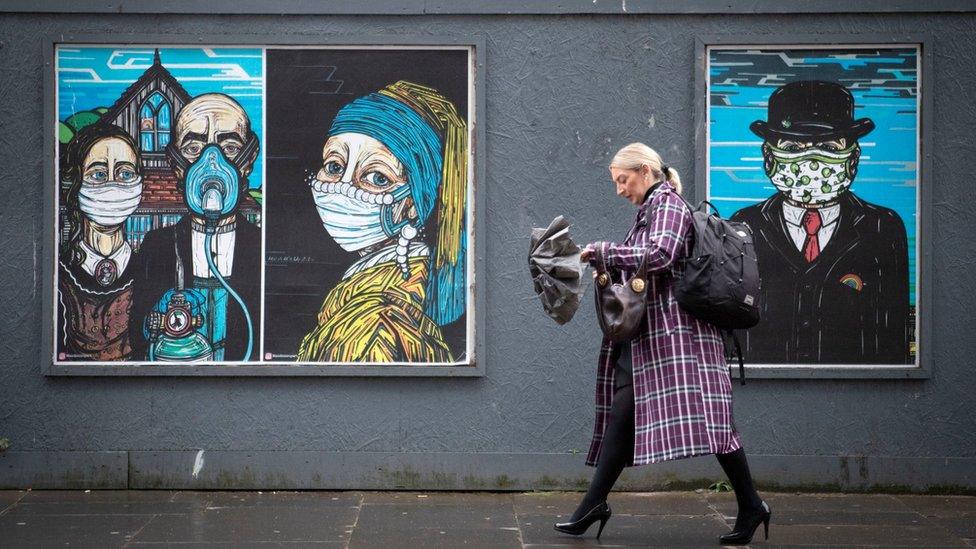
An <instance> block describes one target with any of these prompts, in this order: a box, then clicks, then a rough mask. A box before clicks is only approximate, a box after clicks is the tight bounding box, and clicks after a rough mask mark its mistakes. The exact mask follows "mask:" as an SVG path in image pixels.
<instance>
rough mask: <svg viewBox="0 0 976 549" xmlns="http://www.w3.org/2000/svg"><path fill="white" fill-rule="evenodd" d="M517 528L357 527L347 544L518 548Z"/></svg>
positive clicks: (356, 546) (352, 548)
mask: <svg viewBox="0 0 976 549" xmlns="http://www.w3.org/2000/svg"><path fill="white" fill-rule="evenodd" d="M521 546H522V543H521V542H520V541H519V531H518V529H517V528H514V527H513V528H458V527H453V528H448V527H444V528H404V529H400V530H385V529H383V530H377V529H371V528H361V527H357V528H356V530H355V532H353V534H352V539H351V540H350V541H349V547H350V549H360V548H363V549H365V548H373V547H375V548H383V549H392V548H397V547H410V548H415V547H416V548H425V547H432V548H438V549H442V548H446V547H470V548H511V547H521Z"/></svg>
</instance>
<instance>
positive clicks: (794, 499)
mask: <svg viewBox="0 0 976 549" xmlns="http://www.w3.org/2000/svg"><path fill="white" fill-rule="evenodd" d="M760 495H761V496H762V498H763V499H764V500H765V501H766V503H768V504H769V507H770V508H771V509H772V511H773V513H776V512H777V511H807V510H810V509H817V510H818V511H849V512H861V511H871V512H875V513H903V512H910V511H912V509H910V508H909V507H908V506H907V505H905V503H904V502H903V501H901V500H899V499H898V498H897V497H895V496H892V495H887V494H790V493H775V492H768V493H767V492H760ZM705 498H706V499H707V500H708V502H709V504H711V505H712V506H713V507H715V509H716V510H718V511H719V512H720V513H722V514H725V515H735V513H736V508H737V505H736V503H735V494H733V493H731V492H721V493H715V492H706V493H705Z"/></svg>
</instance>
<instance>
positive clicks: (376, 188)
mask: <svg viewBox="0 0 976 549" xmlns="http://www.w3.org/2000/svg"><path fill="white" fill-rule="evenodd" d="M316 179H318V180H319V181H322V182H324V183H337V182H339V181H343V182H346V183H349V184H351V185H353V186H355V187H358V188H360V189H363V190H365V191H369V192H371V193H387V192H393V190H395V189H397V188H399V187H402V186H403V185H406V184H407V177H406V174H405V173H404V169H403V164H402V163H400V161H399V160H397V158H396V157H395V156H393V153H391V152H390V149H387V148H386V146H385V145H383V144H382V143H380V142H379V141H377V140H376V139H373V138H372V137H369V136H366V135H362V134H358V133H340V134H336V135H333V136H331V137H329V139H328V141H326V142H325V146H324V147H323V148H322V167H321V168H320V169H319V172H318V174H317V175H316Z"/></svg>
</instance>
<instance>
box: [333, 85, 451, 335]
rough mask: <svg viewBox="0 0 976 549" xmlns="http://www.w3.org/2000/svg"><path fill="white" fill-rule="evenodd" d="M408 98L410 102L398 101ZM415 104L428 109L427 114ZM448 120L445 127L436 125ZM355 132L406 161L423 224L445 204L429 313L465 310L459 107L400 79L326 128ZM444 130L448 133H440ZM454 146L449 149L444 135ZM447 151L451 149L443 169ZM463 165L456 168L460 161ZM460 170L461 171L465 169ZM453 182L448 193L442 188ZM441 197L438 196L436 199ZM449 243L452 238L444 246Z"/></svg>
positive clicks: (442, 319) (442, 317)
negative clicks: (376, 142) (456, 107)
mask: <svg viewBox="0 0 976 549" xmlns="http://www.w3.org/2000/svg"><path fill="white" fill-rule="evenodd" d="M398 98H403V99H404V101H410V102H411V104H407V103H406V102H404V101H400V100H398ZM415 107H416V108H423V109H425V110H426V111H428V112H426V114H427V116H428V117H429V118H431V119H432V121H428V119H427V118H425V117H424V115H422V114H421V113H419V112H418V111H417V110H415ZM432 122H433V123H438V124H443V126H444V127H443V128H438V127H435V126H433V125H432ZM340 133H357V134H362V135H366V136H369V137H372V138H373V139H376V140H377V141H379V142H380V143H383V145H385V146H386V148H388V149H389V150H390V152H391V153H393V155H394V156H395V157H396V158H397V159H398V160H399V161H400V162H401V163H402V164H403V166H404V169H405V171H406V175H407V184H408V185H409V186H410V197H411V198H412V199H413V203H414V209H415V210H416V212H417V217H418V219H417V221H416V226H417V228H418V229H420V228H421V227H422V226H423V225H424V224H425V223H426V221H427V220H428V219H429V218H430V217H431V215H432V214H433V213H434V209H435V208H436V207H438V205H439V206H440V215H438V216H436V219H437V220H438V224H439V226H438V227H437V237H436V242H437V243H438V245H437V246H436V247H435V249H434V251H433V258H432V261H431V272H430V276H429V278H428V282H427V292H426V294H427V295H426V301H425V304H424V309H425V312H426V314H427V315H428V316H429V317H430V318H431V319H432V320H433V321H434V322H436V323H437V324H438V325H441V326H443V325H445V324H449V323H451V322H454V321H455V320H457V319H458V318H459V317H460V316H461V314H463V313H464V311H465V297H466V295H467V291H466V284H465V278H466V272H465V267H466V266H465V257H466V248H467V234H466V228H465V224H464V218H465V213H464V212H465V207H464V205H465V202H466V192H467V185H466V174H467V168H466V166H467V157H466V154H467V132H466V126H465V123H464V122H463V121H462V120H461V119H460V118H459V117H458V115H457V112H456V110H455V109H454V106H453V105H451V104H450V102H449V101H447V99H446V98H444V97H443V96H442V95H440V94H439V93H437V92H436V91H435V90H433V89H431V88H427V87H425V86H419V85H417V84H412V83H409V82H402V81H401V82H397V83H396V84H393V85H392V86H388V87H387V88H384V89H383V90H382V92H381V93H371V94H369V95H366V96H363V97H360V98H358V99H356V100H355V101H353V102H351V103H349V104H347V105H346V106H344V107H342V109H341V110H340V111H339V113H338V114H337V115H336V118H335V120H334V121H333V122H332V127H331V128H330V129H329V135H336V134H340ZM442 135H443V136H444V138H442ZM445 140H447V141H448V142H449V145H448V147H447V148H445V145H444V142H445ZM445 155H450V156H451V159H450V161H449V162H447V164H448V166H447V169H445ZM459 165H460V166H461V168H463V170H462V169H461V168H458V166H459ZM462 172H463V174H464V175H460V174H461V173H462ZM448 180H449V181H450V185H449V186H450V189H449V192H446V193H445V192H444V190H443V189H442V187H444V186H445V185H447V183H446V182H447V181H448ZM438 199H440V200H438ZM445 242H447V243H449V244H447V245H445V244H444V243H445Z"/></svg>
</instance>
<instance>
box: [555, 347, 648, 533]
mask: <svg viewBox="0 0 976 549" xmlns="http://www.w3.org/2000/svg"><path fill="white" fill-rule="evenodd" d="M611 360H614V361H615V362H616V365H615V366H614V380H613V381H614V383H613V386H614V389H613V401H612V403H611V405H610V420H609V421H608V422H607V428H606V430H605V431H604V432H603V445H602V447H601V449H600V456H599V458H597V465H596V471H595V472H594V473H593V480H591V481H590V488H589V489H588V490H587V491H586V496H584V497H583V501H582V502H581V503H580V505H579V507H578V508H577V509H576V512H575V513H573V518H571V519H570V520H572V521H576V520H579V519H580V518H581V517H582V516H583V515H585V514H586V513H587V512H588V511H589V510H590V509H592V508H594V507H596V506H597V505H599V504H600V503H603V502H604V501H606V499H607V495H608V494H610V489H611V488H613V485H614V483H615V482H617V477H619V476H620V473H621V472H622V471H623V470H624V467H626V466H627V463H629V462H630V460H631V459H632V458H633V457H634V381H633V365H632V359H631V354H630V343H624V344H620V345H616V346H615V347H614V350H613V355H611Z"/></svg>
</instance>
